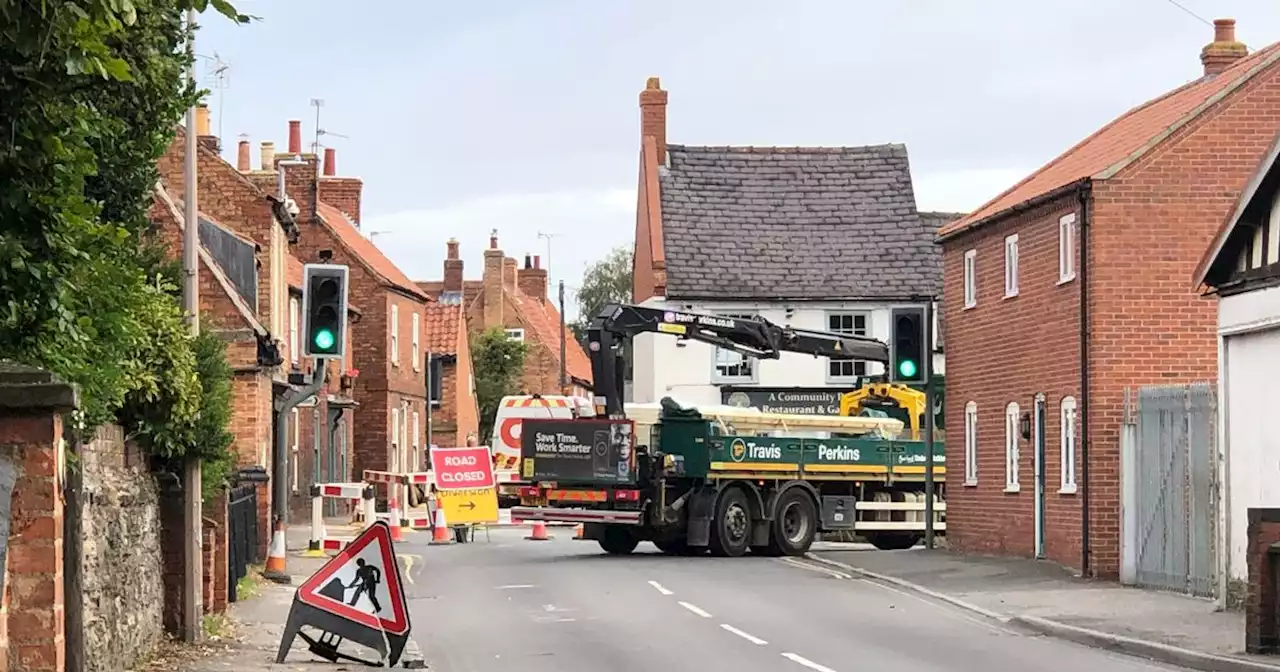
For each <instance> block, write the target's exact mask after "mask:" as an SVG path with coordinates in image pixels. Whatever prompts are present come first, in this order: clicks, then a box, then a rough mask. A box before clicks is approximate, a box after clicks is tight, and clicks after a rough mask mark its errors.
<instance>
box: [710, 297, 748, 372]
mask: <svg viewBox="0 0 1280 672" xmlns="http://www.w3.org/2000/svg"><path fill="white" fill-rule="evenodd" d="M716 314H717V315H719V316H720V317H731V318H734V319H736V320H750V319H754V318H755V315H754V314H752V313H736V312H733V311H727V312H718V313H716ZM721 366H724V367H725V368H730V367H740V368H745V369H747V374H746V375H745V376H744V375H736V376H735V375H727V374H723V373H721V372H720V367H721ZM759 378H760V362H759V361H757V360H756V359H755V358H752V357H748V356H746V355H743V354H740V353H737V352H734V351H733V350H723V349H721V348H716V347H713V348H711V382H712V383H713V384H726V383H755V382H756V381H757V380H758V379H759Z"/></svg>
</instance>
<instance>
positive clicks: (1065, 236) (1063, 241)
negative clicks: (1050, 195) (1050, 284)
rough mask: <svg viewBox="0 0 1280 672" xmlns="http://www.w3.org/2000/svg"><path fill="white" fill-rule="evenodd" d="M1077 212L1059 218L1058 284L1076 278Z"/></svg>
mask: <svg viewBox="0 0 1280 672" xmlns="http://www.w3.org/2000/svg"><path fill="white" fill-rule="evenodd" d="M1076 230H1077V229H1076V213H1074V212H1072V213H1069V214H1066V215H1063V216H1062V217H1061V218H1059V219H1058V284H1059V285H1061V284H1064V283H1067V282H1071V281H1072V280H1075V279H1076Z"/></svg>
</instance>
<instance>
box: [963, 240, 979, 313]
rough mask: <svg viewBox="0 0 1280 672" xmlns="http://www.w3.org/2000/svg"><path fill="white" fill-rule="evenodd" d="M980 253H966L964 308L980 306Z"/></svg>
mask: <svg viewBox="0 0 1280 672" xmlns="http://www.w3.org/2000/svg"><path fill="white" fill-rule="evenodd" d="M977 264H978V251H977V250H969V251H968V252H965V253H964V307H965V308H972V307H974V306H976V305H978V276H977V270H976V266H977Z"/></svg>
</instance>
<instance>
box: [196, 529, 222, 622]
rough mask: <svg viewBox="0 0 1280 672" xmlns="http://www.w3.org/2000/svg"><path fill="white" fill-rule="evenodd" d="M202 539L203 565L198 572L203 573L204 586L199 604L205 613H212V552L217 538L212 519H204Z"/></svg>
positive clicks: (201, 557)
mask: <svg viewBox="0 0 1280 672" xmlns="http://www.w3.org/2000/svg"><path fill="white" fill-rule="evenodd" d="M202 531H203V535H204V540H203V543H201V544H200V563H201V565H202V566H203V569H201V571H200V573H201V574H202V575H203V576H202V579H203V581H202V582H203V583H204V586H203V588H202V590H203V593H201V595H202V597H201V599H200V603H201V605H203V607H204V613H205V615H208V614H211V613H213V553H214V550H213V548H214V544H215V543H216V542H217V540H218V533H217V531H216V529H215V526H214V525H213V524H212V521H210V520H208V519H205V521H204V527H203V530H202Z"/></svg>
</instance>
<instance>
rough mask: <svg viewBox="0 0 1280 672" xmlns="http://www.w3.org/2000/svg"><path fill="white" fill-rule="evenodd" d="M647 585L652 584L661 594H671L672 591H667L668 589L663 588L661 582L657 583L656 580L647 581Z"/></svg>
mask: <svg viewBox="0 0 1280 672" xmlns="http://www.w3.org/2000/svg"><path fill="white" fill-rule="evenodd" d="M649 585H651V586H653V587H654V588H655V589H657V591H658V592H659V593H662V594H663V595H671V594H672V593H671V591H669V590H667V589H666V588H664V587H663V586H662V584H661V583H658V582H657V581H650V582H649Z"/></svg>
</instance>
